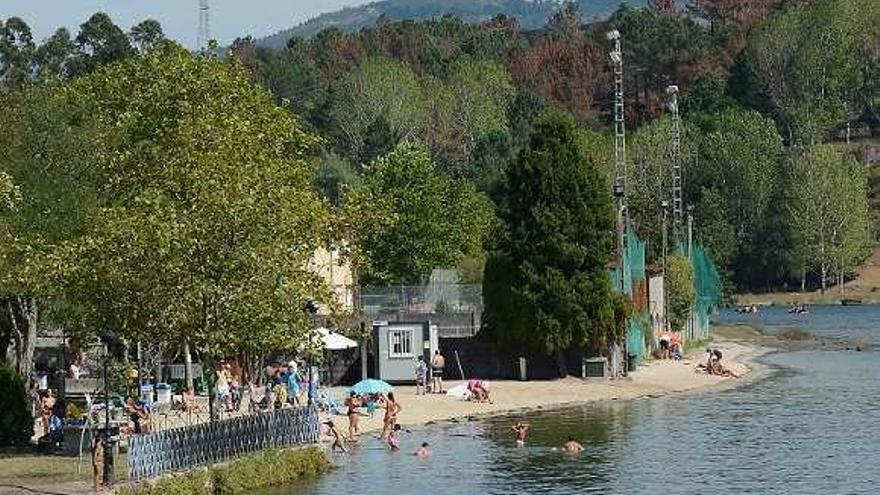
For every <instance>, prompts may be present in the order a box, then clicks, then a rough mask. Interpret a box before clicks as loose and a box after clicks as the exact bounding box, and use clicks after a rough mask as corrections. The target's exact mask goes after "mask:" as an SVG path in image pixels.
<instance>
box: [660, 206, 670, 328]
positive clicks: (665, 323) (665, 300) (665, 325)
mask: <svg viewBox="0 0 880 495" xmlns="http://www.w3.org/2000/svg"><path fill="white" fill-rule="evenodd" d="M660 207H661V208H663V329H664V330H666V329H667V328H668V327H669V297H668V296H667V294H668V290H667V287H668V285H667V284H668V283H669V281H668V280H666V256H667V253H668V249H669V248H668V246H669V244H668V242H669V241H668V239H669V238H668V235H669V234H668V233H667V231H668V230H669V229H668V228H667V226H666V216H667V215H668V213H669V201H666V200H663V201H661V202H660Z"/></svg>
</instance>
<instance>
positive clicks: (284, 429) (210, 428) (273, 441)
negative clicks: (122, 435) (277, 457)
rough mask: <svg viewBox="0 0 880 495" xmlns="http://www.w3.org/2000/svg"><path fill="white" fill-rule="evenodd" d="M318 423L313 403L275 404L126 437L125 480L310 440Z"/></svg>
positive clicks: (312, 441) (311, 440)
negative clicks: (252, 411) (261, 410)
mask: <svg viewBox="0 0 880 495" xmlns="http://www.w3.org/2000/svg"><path fill="white" fill-rule="evenodd" d="M319 431H320V423H319V420H318V411H317V409H315V408H313V407H298V408H290V409H278V410H275V411H269V412H264V413H259V414H251V415H248V416H240V417H237V418H232V419H226V420H223V421H216V422H213V423H203V424H198V425H193V426H186V427H182V428H174V429H171V430H165V431H160V432H157V433H151V434H147V435H140V436H135V437H132V438H131V439H130V440H129V445H128V477H129V480H131V481H138V480H142V479H146V478H152V477H155V476H160V475H162V474H167V473H171V472H174V471H181V470H187V469H192V468H194V467H197V466H202V465H205V464H211V463H214V462H222V461H224V460H227V459H230V458H233V457H236V456H240V455H244V454H249V453H252V452H257V451H260V450H264V449H268V448H272V447H286V446H290V445H298V444H306V443H315V442H317V441H318V435H319Z"/></svg>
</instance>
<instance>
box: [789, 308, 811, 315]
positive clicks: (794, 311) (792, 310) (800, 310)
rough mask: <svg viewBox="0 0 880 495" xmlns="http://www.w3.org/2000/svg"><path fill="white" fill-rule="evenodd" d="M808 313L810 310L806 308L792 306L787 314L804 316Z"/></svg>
mask: <svg viewBox="0 0 880 495" xmlns="http://www.w3.org/2000/svg"><path fill="white" fill-rule="evenodd" d="M809 313H810V310H809V309H807V307H806V306H794V307H791V308H788V314H790V315H806V314H809Z"/></svg>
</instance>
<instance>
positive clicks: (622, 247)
mask: <svg viewBox="0 0 880 495" xmlns="http://www.w3.org/2000/svg"><path fill="white" fill-rule="evenodd" d="M605 37H606V38H607V39H608V41H611V42H612V43H613V47H612V49H611V51H610V52H609V53H608V56H609V57H610V58H611V65H612V67H613V72H614V191H613V193H614V199H615V203H616V204H615V206H616V207H617V208H616V210H617V269H618V272H619V274H620V286H619V287H618V290H619V291H620V293H621V294H626V276H625V273H626V269H627V263H626V251H627V245H626V244H627V243H626V226H627V223H628V222H627V217H628V211H627V204H626V121H625V115H626V114H625V112H624V106H623V103H624V98H623V96H624V95H623V51H622V49H621V43H620V31H618V30H616V29H614V30H611V31H608V33H606V34H605ZM615 354H616V353H615ZM628 361H629V353H628V350H627V348H626V339H624V343H623V376H626V375H627V369H628V367H629V362H628Z"/></svg>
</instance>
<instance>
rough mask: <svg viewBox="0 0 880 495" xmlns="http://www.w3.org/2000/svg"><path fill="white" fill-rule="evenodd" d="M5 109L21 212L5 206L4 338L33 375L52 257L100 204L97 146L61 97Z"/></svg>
mask: <svg viewBox="0 0 880 495" xmlns="http://www.w3.org/2000/svg"><path fill="white" fill-rule="evenodd" d="M0 103H2V105H0V106H3V108H5V109H6V111H5V112H3V113H0V169H2V173H0V175H6V176H7V177H8V178H9V179H10V180H11V182H12V183H13V184H14V189H13V190H12V195H13V200H14V203H13V205H11V206H14V208H10V207H8V206H10V205H7V207H6V208H0V232H3V235H5V236H6V237H5V239H4V240H3V243H2V245H0V298H2V299H0V303H2V306H3V307H2V310H0V315H2V316H0V328H2V330H0V332H2V333H3V334H4V335H6V336H9V338H8V339H4V340H5V342H7V344H8V343H14V344H15V349H16V354H15V358H16V363H17V364H16V365H17V367H18V371H19V372H20V373H21V374H23V375H27V374H28V373H29V372H30V370H31V366H32V365H33V359H32V357H33V349H34V344H35V341H36V338H37V332H38V324H39V320H40V315H41V309H43V310H44V309H46V308H45V306H46V305H45V303H46V300H45V296H46V295H47V294H46V290H45V289H46V287H47V286H48V285H49V284H47V283H46V282H47V277H46V275H47V273H48V270H47V265H46V259H47V255H48V253H50V252H51V250H52V248H53V246H55V245H57V244H58V243H60V242H62V241H64V240H65V239H68V238H70V236H72V235H74V234H75V233H77V232H78V230H79V228H80V226H81V225H82V223H83V220H84V218H85V216H86V215H87V212H89V210H90V206H91V205H92V204H93V197H94V194H93V192H92V191H90V187H89V183H88V181H87V180H85V178H86V174H87V170H88V165H87V164H88V163H90V162H91V157H92V156H94V152H95V148H94V147H93V144H94V142H93V141H92V139H91V137H90V130H89V129H88V128H87V127H86V126H81V127H80V128H79V129H77V130H73V129H72V128H71V127H70V126H69V123H70V122H71V120H74V119H77V118H78V117H77V116H76V115H75V112H72V111H71V109H70V108H69V107H67V106H66V105H65V104H64V101H63V98H60V97H59V95H58V93H57V92H56V91H53V90H51V89H48V88H30V89H27V90H25V91H19V92H16V93H11V94H6V95H2V96H0ZM8 192H9V191H8V190H7V194H6V196H7V198H8V196H9V194H8ZM2 351H4V355H5V347H4V348H3V349H2Z"/></svg>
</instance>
